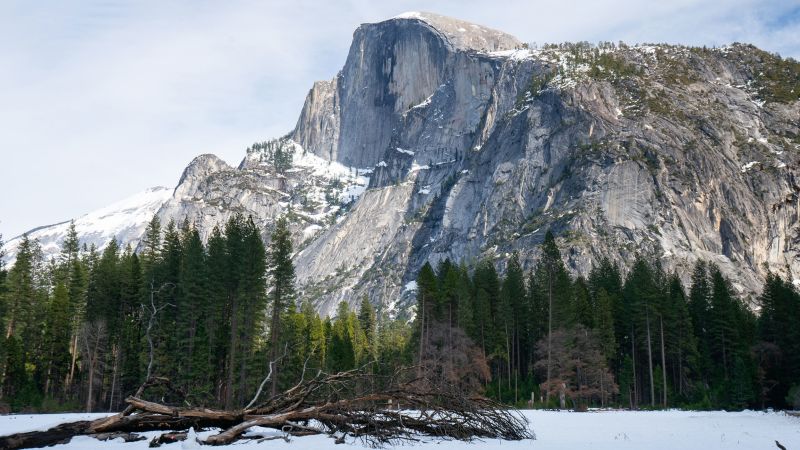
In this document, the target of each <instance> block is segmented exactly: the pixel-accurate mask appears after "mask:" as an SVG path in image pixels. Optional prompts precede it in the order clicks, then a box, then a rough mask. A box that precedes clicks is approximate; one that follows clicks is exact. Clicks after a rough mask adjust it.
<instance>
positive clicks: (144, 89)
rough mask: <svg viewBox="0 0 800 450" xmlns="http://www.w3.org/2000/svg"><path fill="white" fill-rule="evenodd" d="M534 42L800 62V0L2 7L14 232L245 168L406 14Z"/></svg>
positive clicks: (1, 81) (1, 188)
mask: <svg viewBox="0 0 800 450" xmlns="http://www.w3.org/2000/svg"><path fill="white" fill-rule="evenodd" d="M411 10H424V11H431V12H436V13H440V14H444V15H450V16H454V17H458V18H461V19H465V20H469V21H473V22H477V23H480V24H483V25H487V26H490V27H493V28H497V29H501V30H504V31H507V32H509V33H511V34H514V35H516V36H517V37H518V38H520V39H521V40H523V41H526V42H537V43H539V44H541V43H545V42H561V41H581V40H586V41H590V42H598V41H601V40H603V41H618V40H624V41H626V42H629V43H637V42H670V43H686V44H693V45H708V46H713V45H723V44H726V43H730V42H734V41H739V42H751V43H754V44H756V45H758V46H759V47H761V48H763V49H766V50H769V51H772V52H777V53H780V54H781V55H783V56H792V57H795V58H798V57H800V0H759V1H757V0H730V1H713V0H711V1H710V0H668V1H667V0H658V1H634V0H624V1H607V0H582V1H569V0H560V1H554V0H547V1H539V0H519V1H501V0H482V1H465V0H452V1H431V0H427V1H414V0H407V1H406V0H404V1H374V2H368V1H330V0H327V1H296V0H295V1H288V0H287V1H197V0H186V1H165V0H156V1H136V2H134V1H127V2H123V1H115V0H102V1H83V2H78V1H73V2H69V1H64V0H57V1H28V0H20V1H12V0H3V1H2V2H0V233H2V234H3V235H4V236H5V238H6V240H7V239H9V238H11V237H13V236H15V235H17V234H20V233H22V232H24V231H27V230H28V229H30V228H33V227H35V226H39V225H45V224H50V223H54V222H60V221H63V220H68V219H70V218H72V217H77V216H80V215H82V214H84V213H86V212H89V211H91V210H93V209H96V208H99V207H103V206H105V205H107V204H109V203H112V202H114V201H117V200H120V199H122V198H124V197H126V196H128V195H130V194H133V193H135V192H138V191H140V190H143V189H145V188H147V187H151V186H158V185H163V186H169V187H173V186H174V185H175V184H176V183H177V181H178V178H179V177H180V175H181V171H182V170H183V168H184V167H185V166H186V164H187V163H188V162H189V161H191V159H192V158H193V157H195V156H196V155H199V154H201V153H215V154H217V155H218V156H220V157H222V158H223V159H225V160H226V161H228V162H229V163H231V164H237V163H238V162H239V160H240V159H241V158H242V156H243V155H244V149H245V148H246V147H247V145H249V144H250V143H252V142H254V141H256V140H264V139H267V138H271V137H276V136H279V135H282V134H284V133H286V132H287V131H289V130H290V129H291V128H292V127H293V126H294V124H295V121H296V120H297V116H298V114H299V111H300V108H301V106H302V104H303V100H304V97H305V95H306V93H307V91H308V89H309V88H310V87H311V84H312V82H313V81H314V80H320V79H330V78H332V77H333V76H334V75H335V74H336V72H337V71H338V70H339V69H340V68H341V65H342V64H343V63H344V59H345V56H346V54H347V50H348V47H349V45H350V39H351V36H352V33H353V31H354V30H355V28H356V27H357V26H358V25H359V24H361V23H364V22H375V21H380V20H383V19H386V18H390V17H392V16H394V15H397V14H399V13H402V12H404V11H411Z"/></svg>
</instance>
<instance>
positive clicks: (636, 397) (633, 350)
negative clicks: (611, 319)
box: [631, 327, 639, 409]
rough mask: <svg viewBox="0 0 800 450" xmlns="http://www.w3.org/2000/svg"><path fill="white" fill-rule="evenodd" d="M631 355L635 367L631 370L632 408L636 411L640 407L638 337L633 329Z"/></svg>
mask: <svg viewBox="0 0 800 450" xmlns="http://www.w3.org/2000/svg"><path fill="white" fill-rule="evenodd" d="M631 355H632V356H633V367H632V370H631V377H632V378H633V399H632V401H631V408H633V409H636V408H637V407H638V406H639V391H638V389H637V385H636V335H635V334H634V330H633V327H631Z"/></svg>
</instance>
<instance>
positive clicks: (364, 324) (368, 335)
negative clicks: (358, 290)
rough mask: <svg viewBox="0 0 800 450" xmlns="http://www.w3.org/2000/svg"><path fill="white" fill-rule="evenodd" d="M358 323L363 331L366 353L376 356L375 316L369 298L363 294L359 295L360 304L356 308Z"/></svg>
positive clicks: (372, 356)
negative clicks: (357, 308)
mask: <svg viewBox="0 0 800 450" xmlns="http://www.w3.org/2000/svg"><path fill="white" fill-rule="evenodd" d="M358 323H359V325H360V326H361V329H362V330H363V331H364V337H365V339H366V347H367V353H368V354H369V355H370V357H371V358H374V357H376V356H377V350H378V342H377V338H378V337H377V331H378V330H377V323H376V317H375V308H373V306H372V303H370V301H369V298H368V297H367V296H366V295H364V296H363V297H361V306H360V307H359V310H358Z"/></svg>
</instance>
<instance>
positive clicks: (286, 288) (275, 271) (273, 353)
mask: <svg viewBox="0 0 800 450" xmlns="http://www.w3.org/2000/svg"><path fill="white" fill-rule="evenodd" d="M269 258H270V260H269V272H270V276H271V280H272V294H271V297H272V302H271V303H272V320H271V324H270V361H273V362H274V363H275V364H276V365H277V360H278V356H279V355H280V351H281V350H280V348H279V347H280V339H281V335H280V328H281V320H280V319H281V316H282V314H284V312H285V311H286V310H287V308H289V307H290V306H294V264H293V263H292V241H291V233H290V231H289V222H288V220H287V218H286V217H285V216H283V217H281V218H279V219H278V221H277V222H276V224H275V231H273V233H272V236H271V240H270V252H269ZM277 370H278V369H277V367H276V368H275V373H276V375H275V376H273V378H272V395H275V394H276V393H277V387H278V384H277V380H278V376H277V373H278V372H277Z"/></svg>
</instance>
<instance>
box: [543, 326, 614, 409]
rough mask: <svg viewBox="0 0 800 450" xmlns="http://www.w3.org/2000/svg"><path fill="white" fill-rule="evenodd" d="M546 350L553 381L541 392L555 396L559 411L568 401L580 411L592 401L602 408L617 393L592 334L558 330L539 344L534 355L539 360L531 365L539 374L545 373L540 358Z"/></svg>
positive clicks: (545, 363)
mask: <svg viewBox="0 0 800 450" xmlns="http://www.w3.org/2000/svg"><path fill="white" fill-rule="evenodd" d="M548 341H549V344H548ZM548 350H549V352H550V354H551V356H552V359H551V361H550V364H549V365H550V366H551V371H552V372H551V375H552V378H551V379H550V380H549V381H545V382H544V383H542V385H541V388H542V390H544V391H545V392H546V393H547V394H558V395H559V397H560V398H562V405H561V406H562V408H563V407H565V401H566V399H567V398H569V399H570V400H571V401H572V402H573V404H574V405H575V407H576V409H579V408H585V407H586V406H588V404H589V403H590V402H592V401H597V402H600V403H601V404H605V402H606V401H607V399H609V398H610V397H611V396H613V395H616V394H618V393H619V387H618V386H617V384H616V383H615V381H614V375H613V374H612V373H611V372H610V370H609V369H608V365H607V364H606V359H605V356H604V355H603V351H602V348H601V346H600V340H599V339H598V337H597V335H596V333H595V331H594V330H588V329H586V328H584V327H583V326H581V325H578V326H576V327H574V328H570V329H563V328H562V329H557V330H555V331H553V333H552V336H551V338H550V339H542V340H540V341H539V342H538V343H537V344H536V352H537V354H538V355H540V358H541V359H540V360H539V361H537V362H536V364H534V370H536V371H538V372H539V373H541V372H544V371H546V370H547V365H548V364H547V361H546V360H544V358H542V357H543V356H544V355H545V354H547V353H548Z"/></svg>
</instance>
